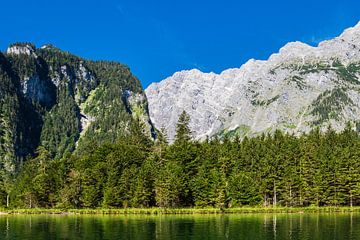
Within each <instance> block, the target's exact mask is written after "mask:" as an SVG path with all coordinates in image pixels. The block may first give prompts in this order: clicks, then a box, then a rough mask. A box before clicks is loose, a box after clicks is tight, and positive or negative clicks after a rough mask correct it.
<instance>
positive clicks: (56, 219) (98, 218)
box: [0, 213, 360, 240]
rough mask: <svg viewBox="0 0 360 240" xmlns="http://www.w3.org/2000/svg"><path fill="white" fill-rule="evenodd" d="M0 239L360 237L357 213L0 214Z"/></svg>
mask: <svg viewBox="0 0 360 240" xmlns="http://www.w3.org/2000/svg"><path fill="white" fill-rule="evenodd" d="M0 232H1V235H0V239H11V240H13V239H22V240H23V239H88V240H91V239H111V240H112V239H141V240H145V239H201V240H205V239H279V240H280V239H324V240H325V239H326V240H330V239H360V214H358V213H348V214H343V213H338V214H306V213H305V214H233V215H165V216H164V215H162V216H148V215H129V216H123V215H111V216H108V215H105V216H102V215H85V216H84V215H81V216H80V215H10V216H9V215H1V216H0Z"/></svg>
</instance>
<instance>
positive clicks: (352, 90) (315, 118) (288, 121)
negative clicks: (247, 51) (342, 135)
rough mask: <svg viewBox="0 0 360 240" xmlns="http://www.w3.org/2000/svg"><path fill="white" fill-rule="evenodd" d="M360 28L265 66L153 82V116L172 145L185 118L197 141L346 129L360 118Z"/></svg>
mask: <svg viewBox="0 0 360 240" xmlns="http://www.w3.org/2000/svg"><path fill="white" fill-rule="evenodd" d="M359 77H360V23H359V24H358V25H356V26H355V27H353V28H349V29H347V30H345V31H344V32H343V34H341V35H340V36H339V37H337V38H334V39H332V40H329V41H324V42H321V43H320V44H319V45H318V46H317V47H312V46H309V45H306V44H304V43H301V42H292V43H288V44H287V45H285V46H284V47H283V48H281V49H280V51H279V53H276V54H273V55H272V56H270V58H269V59H268V60H266V61H257V60H253V59H252V60H249V61H248V62H247V63H246V64H244V65H243V66H241V67H240V68H235V69H228V70H225V71H223V72H222V73H220V74H215V73H202V72H200V71H199V70H196V69H193V70H189V71H181V72H177V73H175V74H174V75H173V76H171V77H169V78H167V79H165V80H163V81H161V82H159V83H153V84H151V85H150V86H149V87H148V88H147V89H146V90H145V91H146V95H147V97H148V101H149V110H150V117H151V119H152V121H153V123H154V124H155V126H156V127H157V128H161V127H164V128H165V130H166V131H167V134H168V136H169V137H170V140H172V139H173V137H174V134H175V126H176V122H177V119H178V116H179V115H180V113H181V112H182V111H183V110H185V111H186V112H187V113H188V114H189V115H190V117H191V122H190V126H191V129H192V131H193V134H194V137H196V138H197V139H204V138H206V136H220V137H223V136H230V137H233V136H236V135H237V136H240V137H245V136H254V135H257V134H260V133H271V132H273V131H274V130H275V129H280V130H283V131H286V132H289V133H295V134H298V133H301V132H308V131H310V130H311V129H313V128H314V127H317V126H319V127H320V128H321V129H322V130H325V129H327V128H328V126H329V125H331V126H332V127H333V128H335V129H336V130H341V129H343V128H344V126H345V123H346V122H347V121H351V122H357V121H358V119H359V116H360V104H359V103H360V102H359V100H360V80H359Z"/></svg>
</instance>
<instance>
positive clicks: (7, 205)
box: [6, 194, 10, 208]
mask: <svg viewBox="0 0 360 240" xmlns="http://www.w3.org/2000/svg"><path fill="white" fill-rule="evenodd" d="M9 205H10V196H9V194H8V195H6V207H7V208H8V207H9Z"/></svg>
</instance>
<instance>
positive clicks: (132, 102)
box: [0, 43, 154, 172]
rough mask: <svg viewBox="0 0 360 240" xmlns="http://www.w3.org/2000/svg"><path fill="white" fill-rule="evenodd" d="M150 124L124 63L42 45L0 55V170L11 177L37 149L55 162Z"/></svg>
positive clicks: (145, 130)
mask: <svg viewBox="0 0 360 240" xmlns="http://www.w3.org/2000/svg"><path fill="white" fill-rule="evenodd" d="M139 127H140V129H141V131H142V132H143V133H144V134H145V135H147V136H149V137H151V136H152V135H153V134H154V130H153V126H152V123H151V121H150V118H149V115H148V108H147V99H146V96H145V94H144V91H143V89H142V87H141V84H140V82H139V80H138V79H137V78H136V77H134V76H133V75H132V73H131V72H130V70H129V68H128V67H127V66H125V65H123V64H120V63H116V62H106V61H89V60H85V59H82V58H80V57H77V56H75V55H73V54H71V53H68V52H64V51H61V50H60V49H58V48H56V47H54V46H52V45H45V46H43V47H41V48H36V47H35V46H34V45H33V44H30V43H16V44H12V45H10V47H9V48H8V49H7V51H6V52H4V53H0V164H1V165H0V169H5V170H6V171H7V172H15V171H16V167H17V166H18V165H19V163H21V162H22V161H23V160H24V158H25V157H26V156H28V155H31V154H33V153H34V151H35V150H36V148H37V147H39V146H43V147H45V148H46V149H47V150H48V151H49V152H50V153H51V154H52V155H53V157H55V158H61V157H62V156H64V155H65V154H67V153H70V152H73V151H74V150H76V149H85V148H86V147H88V146H91V145H92V144H93V143H102V142H114V141H116V140H117V139H118V138H120V137H122V136H126V135H130V134H131V133H132V129H134V128H139Z"/></svg>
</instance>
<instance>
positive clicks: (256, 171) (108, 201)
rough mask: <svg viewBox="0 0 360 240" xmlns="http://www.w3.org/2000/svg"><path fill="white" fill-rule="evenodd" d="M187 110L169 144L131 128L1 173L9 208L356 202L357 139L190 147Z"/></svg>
mask: <svg viewBox="0 0 360 240" xmlns="http://www.w3.org/2000/svg"><path fill="white" fill-rule="evenodd" d="M189 121H190V119H189V117H188V115H187V114H186V113H185V112H183V113H182V114H181V115H180V117H179V121H178V124H177V128H176V130H177V131H176V136H175V141H174V143H172V144H168V142H167V139H166V135H165V134H163V133H162V131H159V132H158V137H157V140H155V141H154V140H151V139H149V137H148V136H147V135H146V134H144V133H143V131H142V129H141V127H140V125H139V124H137V123H136V122H134V123H133V125H132V127H131V134H130V135H128V136H123V137H119V139H118V140H117V141H116V142H115V143H104V144H101V145H97V144H96V143H93V144H90V145H87V147H86V148H84V149H81V151H76V152H75V153H72V154H70V153H68V154H66V155H65V156H63V157H62V158H52V156H53V155H52V154H51V153H50V152H49V151H48V150H46V149H45V148H44V147H39V148H38V149H37V151H36V155H35V156H34V157H33V158H29V159H27V160H26V161H24V163H23V164H22V166H21V167H20V171H19V173H17V174H16V175H11V174H8V175H2V176H3V178H2V180H1V181H2V184H1V189H0V198H1V205H2V206H3V207H5V206H6V205H8V207H10V208H99V207H104V208H130V207H131V208H147V207H155V206H156V207H163V208H179V207H199V208H201V207H216V208H222V209H225V208H231V207H241V206H285V207H303V206H304V207H305V206H356V205H360V161H359V159H360V136H359V134H358V132H356V131H355V130H353V128H352V126H351V124H350V123H349V124H348V125H347V127H346V128H345V129H344V131H342V132H339V133H337V132H335V131H334V130H332V129H331V128H329V129H328V130H327V131H326V132H325V133H322V132H321V131H320V130H319V129H317V130H313V131H311V132H310V133H308V134H304V135H302V136H293V135H289V134H284V133H282V132H280V131H276V132H275V133H273V134H271V135H270V134H269V135H264V134H263V135H261V136H257V137H254V138H244V139H241V140H240V139H238V138H235V139H228V138H224V139H207V140H205V141H201V142H199V141H195V140H193V139H192V137H191V131H190V129H189Z"/></svg>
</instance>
